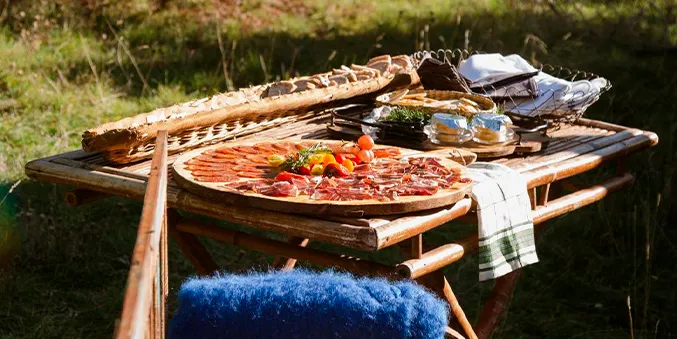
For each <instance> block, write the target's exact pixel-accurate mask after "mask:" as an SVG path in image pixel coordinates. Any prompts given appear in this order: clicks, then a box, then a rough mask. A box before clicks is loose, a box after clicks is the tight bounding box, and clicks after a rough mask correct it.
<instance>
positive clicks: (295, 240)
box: [273, 237, 310, 271]
mask: <svg viewBox="0 0 677 339" xmlns="http://www.w3.org/2000/svg"><path fill="white" fill-rule="evenodd" d="M309 241H310V239H308V238H299V237H289V239H288V240H287V243H289V244H291V245H296V246H300V247H306V246H308V242H309ZM294 266H296V259H294V258H287V257H283V256H277V257H275V260H273V267H275V268H278V269H281V270H283V271H289V270H291V269H293V268H294Z"/></svg>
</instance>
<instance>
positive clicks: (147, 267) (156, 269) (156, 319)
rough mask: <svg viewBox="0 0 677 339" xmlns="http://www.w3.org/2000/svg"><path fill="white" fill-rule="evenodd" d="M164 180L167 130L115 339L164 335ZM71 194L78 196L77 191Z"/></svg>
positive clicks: (153, 170) (150, 185)
mask: <svg viewBox="0 0 677 339" xmlns="http://www.w3.org/2000/svg"><path fill="white" fill-rule="evenodd" d="M167 182H168V172H167V132H166V131H160V132H159V133H158V137H157V144H156V148H155V152H154V154H153V160H152V162H151V170H150V175H149V178H148V186H147V188H146V194H145V197H144V199H143V211H142V212H141V221H140V222H139V230H138V234H137V238H136V245H135V246H134V252H133V254H132V262H131V263H132V264H131V267H130V269H129V278H128V279H127V287H126V289H125V296H124V302H123V306H122V315H121V317H120V323H119V325H118V327H117V331H116V332H117V333H116V335H115V338H116V339H128V338H135V339H136V338H152V339H155V338H159V339H162V338H164V337H165V320H166V312H165V311H166V305H165V301H166V298H167V295H168V293H169V285H168V284H169V283H168V278H167V273H168V262H167ZM73 196H76V197H77V194H73ZM90 196H91V195H90ZM67 199H68V197H67ZM80 200H82V199H80Z"/></svg>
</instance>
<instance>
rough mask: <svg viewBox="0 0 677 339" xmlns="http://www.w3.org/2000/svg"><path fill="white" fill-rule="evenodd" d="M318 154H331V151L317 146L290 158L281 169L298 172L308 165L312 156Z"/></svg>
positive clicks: (320, 145)
mask: <svg viewBox="0 0 677 339" xmlns="http://www.w3.org/2000/svg"><path fill="white" fill-rule="evenodd" d="M318 153H331V149H329V148H328V147H327V146H324V145H322V144H315V145H313V146H310V147H308V148H306V149H302V150H300V151H298V152H297V153H296V154H292V155H290V156H288V157H287V160H286V161H285V162H284V163H282V166H281V167H282V169H283V170H285V171H291V172H298V170H299V168H301V167H303V166H306V165H308V162H309V160H310V156H311V155H313V154H318Z"/></svg>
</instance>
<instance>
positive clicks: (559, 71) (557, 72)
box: [411, 49, 611, 125]
mask: <svg viewBox="0 0 677 339" xmlns="http://www.w3.org/2000/svg"><path fill="white" fill-rule="evenodd" d="M483 53H484V52H481V51H468V50H464V49H439V50H437V51H419V52H416V53H414V54H413V55H411V57H412V59H413V60H414V62H415V63H416V64H417V65H419V64H420V63H421V61H422V60H423V59H424V58H426V57H433V58H435V59H437V60H439V61H442V62H445V63H447V64H449V65H454V66H458V65H460V63H461V61H463V60H465V59H467V58H468V57H470V56H471V55H475V54H483ZM540 69H541V71H542V72H544V73H547V74H550V75H552V76H554V77H557V78H560V79H564V80H568V81H576V80H593V79H596V78H601V77H600V76H599V75H597V74H594V73H591V72H585V71H579V70H571V69H568V68H566V67H561V66H553V65H548V64H543V65H541V66H540ZM609 89H611V82H609V81H608V80H606V83H605V86H604V87H603V88H601V89H600V91H599V93H598V94H597V95H595V96H592V97H589V98H586V99H582V100H578V101H577V102H576V105H575V107H577V108H571V107H569V106H568V105H566V104H562V105H559V106H549V107H547V108H545V107H539V111H541V113H539V115H538V116H537V117H526V118H528V119H531V120H538V121H549V122H551V123H553V125H558V124H561V123H573V122H575V121H576V120H578V119H579V118H581V117H582V116H583V114H584V113H585V110H586V109H587V107H589V106H590V105H592V104H593V103H595V101H597V99H598V98H599V96H600V95H602V94H603V93H604V92H606V91H608V90H609ZM566 94H571V95H573V96H574V97H576V96H577V95H578V94H579V93H577V92H571V91H570V92H565V91H558V92H555V93H551V94H550V95H553V96H559V95H566ZM519 100H521V99H520V98H514V100H513V99H508V101H513V102H517V101H519ZM516 113H518V114H519V112H516Z"/></svg>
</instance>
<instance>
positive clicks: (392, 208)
mask: <svg viewBox="0 0 677 339" xmlns="http://www.w3.org/2000/svg"><path fill="white" fill-rule="evenodd" d="M265 142H273V143H275V142H278V143H279V142H321V143H324V144H336V143H342V141H332V140H250V141H242V142H228V143H222V144H218V145H212V146H209V147H205V148H201V149H196V150H193V151H190V152H187V153H185V154H183V155H181V156H179V158H178V159H177V160H176V161H175V162H174V164H173V167H172V168H173V176H174V179H175V180H176V182H177V183H178V184H179V185H180V186H181V187H183V188H184V189H186V190H188V191H189V192H192V193H194V194H197V195H200V196H203V197H207V198H210V199H214V200H217V201H220V202H223V203H225V204H234V205H242V206H249V207H255V208H261V209H268V210H274V211H280V212H285V213H298V214H310V215H317V216H322V215H334V216H348V217H361V216H374V215H393V214H402V213H410V212H415V211H421V210H427V209H432V208H437V207H442V206H448V205H451V204H453V203H455V202H457V201H459V200H461V199H462V198H463V197H464V196H465V195H466V194H468V193H469V191H470V187H471V183H458V182H457V183H455V184H454V185H453V186H452V187H450V188H447V189H440V190H439V191H438V192H437V193H436V194H434V195H430V196H404V197H399V198H398V199H397V200H393V201H379V200H376V199H371V200H351V201H331V200H314V199H311V198H310V196H307V195H301V196H298V197H272V196H267V195H262V194H258V193H254V192H241V191H236V190H233V189H230V188H227V187H226V186H225V185H224V183H223V182H202V181H197V180H196V179H195V178H194V177H193V175H192V173H191V171H190V170H188V169H187V168H186V162H188V161H189V160H190V159H193V158H195V157H196V156H199V155H201V154H202V153H204V152H207V151H211V150H215V149H218V148H222V147H233V146H253V145H256V144H259V143H265ZM389 147H390V146H389ZM378 148H380V146H376V149H378ZM390 148H392V147H390ZM399 149H400V151H401V155H400V156H399V157H407V156H434V157H437V158H439V159H441V162H442V163H443V164H444V166H445V167H447V168H458V169H459V170H460V172H461V176H462V177H467V175H465V173H467V170H466V169H465V167H464V166H463V165H461V164H459V163H457V162H455V161H453V160H451V158H452V156H453V155H450V154H448V153H440V151H439V150H438V151H433V152H421V151H416V150H410V149H405V148H399ZM239 180H241V181H245V180H247V179H245V178H242V179H239Z"/></svg>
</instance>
